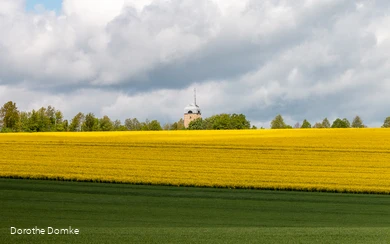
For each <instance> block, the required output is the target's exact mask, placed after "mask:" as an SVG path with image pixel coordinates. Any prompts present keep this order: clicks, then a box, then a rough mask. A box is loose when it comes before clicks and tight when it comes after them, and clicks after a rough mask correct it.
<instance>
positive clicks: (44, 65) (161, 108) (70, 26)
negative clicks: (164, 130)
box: [0, 0, 390, 128]
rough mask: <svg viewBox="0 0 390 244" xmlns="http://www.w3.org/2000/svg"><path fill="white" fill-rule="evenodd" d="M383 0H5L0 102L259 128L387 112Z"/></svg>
mask: <svg viewBox="0 0 390 244" xmlns="http://www.w3.org/2000/svg"><path fill="white" fill-rule="evenodd" d="M389 13H390V2H389V1H386V0H360V1H354V0H321V1H314V0H297V1H289V0H268V1H267V0H264V1H257V0H240V1H236V0H115V1H111V0H83V1H80V0H62V1H60V0H0V36H1V38H0V105H1V104H4V103H6V102H7V101H10V100H12V101H13V102H16V104H17V106H18V108H19V110H21V111H31V110H32V109H39V108H40V107H42V106H44V107H47V106H48V105H51V106H54V107H55V108H56V109H59V110H61V111H62V112H63V113H64V115H65V118H67V119H72V117H73V116H74V115H76V114H77V113H78V112H83V113H89V112H93V113H94V114H95V115H96V116H98V117H102V116H104V115H108V116H109V117H110V118H111V119H112V120H115V119H120V120H121V121H122V122H123V121H124V120H125V119H126V118H135V117H136V118H138V119H139V120H142V121H143V120H145V119H149V120H153V119H157V120H159V121H160V122H161V123H162V124H163V123H167V122H169V123H173V122H175V121H177V120H179V119H180V118H182V117H183V113H184V107H185V106H186V105H187V104H189V103H191V102H192V101H193V89H194V88H196V90H197V104H198V105H199V106H200V108H201V109H202V116H203V117H209V116H211V115H214V114H220V113H243V114H245V115H246V116H247V118H248V119H249V120H250V121H251V124H253V125H256V126H258V127H260V126H263V127H265V128H269V127H270V121H271V120H272V119H273V118H274V117H275V116H276V115H278V114H281V115H282V116H283V117H284V119H285V121H286V122H287V123H288V124H290V125H294V124H295V123H296V122H300V123H302V121H303V120H304V119H307V120H309V121H310V122H311V123H312V124H314V123H315V122H321V121H322V119H324V118H325V117H327V118H328V119H329V120H330V121H331V122H332V121H333V120H334V119H336V118H348V119H349V120H350V121H352V119H353V118H354V117H355V116H356V115H359V116H360V117H361V118H362V119H363V122H364V123H365V124H367V125H368V126H369V127H380V126H381V125H382V124H383V121H384V119H385V118H386V117H388V116H390V110H389V104H390V96H389V95H388V94H390V29H389V28H388V26H390V15H389Z"/></svg>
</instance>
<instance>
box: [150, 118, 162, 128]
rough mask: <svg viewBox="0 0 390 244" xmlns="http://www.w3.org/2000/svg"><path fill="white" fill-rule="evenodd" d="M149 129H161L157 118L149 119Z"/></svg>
mask: <svg viewBox="0 0 390 244" xmlns="http://www.w3.org/2000/svg"><path fill="white" fill-rule="evenodd" d="M149 130H162V128H161V125H160V122H158V121H157V120H152V121H150V123H149Z"/></svg>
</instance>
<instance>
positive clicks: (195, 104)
mask: <svg viewBox="0 0 390 244" xmlns="http://www.w3.org/2000/svg"><path fill="white" fill-rule="evenodd" d="M194 105H195V106H196V88H194Z"/></svg>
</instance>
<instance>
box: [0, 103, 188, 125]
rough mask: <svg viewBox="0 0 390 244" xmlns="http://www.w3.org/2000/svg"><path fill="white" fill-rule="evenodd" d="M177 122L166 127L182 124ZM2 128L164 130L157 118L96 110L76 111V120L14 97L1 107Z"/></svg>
mask: <svg viewBox="0 0 390 244" xmlns="http://www.w3.org/2000/svg"><path fill="white" fill-rule="evenodd" d="M178 123H182V124H183V126H182V127H184V123H183V122H180V121H179V122H176V123H174V124H173V125H165V128H168V129H173V128H180V125H179V126H178ZM0 128H1V131H2V132H19V131H20V132H47V131H125V130H162V127H161V125H160V123H159V122H158V121H157V120H152V121H149V120H146V121H144V122H140V121H138V120H137V119H136V118H134V119H130V118H129V119H126V120H125V122H124V124H122V123H121V121H120V120H115V121H112V120H111V119H110V118H109V117H108V116H103V117H102V118H97V117H96V116H95V115H94V114H93V113H88V114H83V113H81V112H80V113H78V114H76V115H75V116H74V117H73V119H72V120H70V121H68V120H66V119H64V116H63V114H62V112H61V111H59V110H56V109H55V108H54V107H52V106H48V107H47V108H45V107H42V108H40V109H38V110H32V111H31V112H20V111H19V110H18V108H17V106H16V104H15V103H14V102H12V101H9V102H7V103H6V104H4V106H3V107H1V108H0Z"/></svg>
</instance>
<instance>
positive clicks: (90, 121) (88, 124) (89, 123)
mask: <svg viewBox="0 0 390 244" xmlns="http://www.w3.org/2000/svg"><path fill="white" fill-rule="evenodd" d="M95 123H96V117H95V115H94V114H93V113H88V114H87V115H85V119H84V123H83V124H82V130H83V131H94V129H95Z"/></svg>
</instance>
